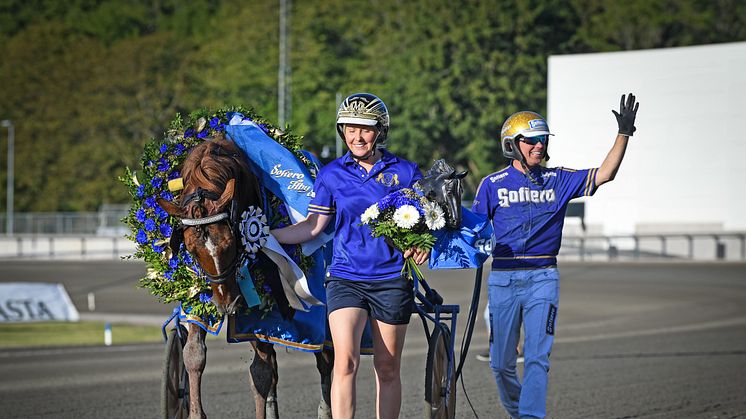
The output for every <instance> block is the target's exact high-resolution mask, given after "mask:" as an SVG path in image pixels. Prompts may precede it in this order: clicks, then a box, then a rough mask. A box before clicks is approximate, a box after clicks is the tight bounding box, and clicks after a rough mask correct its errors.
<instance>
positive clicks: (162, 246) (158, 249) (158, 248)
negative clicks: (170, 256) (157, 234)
mask: <svg viewBox="0 0 746 419" xmlns="http://www.w3.org/2000/svg"><path fill="white" fill-rule="evenodd" d="M152 245H153V251H154V252H155V253H161V252H163V249H165V248H166V245H165V244H155V240H153V243H152Z"/></svg>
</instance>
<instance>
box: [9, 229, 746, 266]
mask: <svg viewBox="0 0 746 419" xmlns="http://www.w3.org/2000/svg"><path fill="white" fill-rule="evenodd" d="M134 251H135V244H134V243H132V242H131V241H130V240H128V239H126V238H124V237H123V236H108V237H107V236H99V235H35V234H22V235H15V236H12V237H7V236H0V260H3V259H5V260H8V259H119V258H121V257H123V256H127V255H131V254H132V253H134ZM559 259H560V260H580V261H607V260H617V261H634V260H671V261H687V260H690V261H746V233H723V232H718V233H709V234H703V233H697V234H680V233H677V234H638V235H629V236H600V235H584V236H581V235H566V236H565V237H564V238H563V242H562V250H561V251H560V254H559Z"/></svg>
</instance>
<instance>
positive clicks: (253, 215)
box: [239, 206, 269, 259]
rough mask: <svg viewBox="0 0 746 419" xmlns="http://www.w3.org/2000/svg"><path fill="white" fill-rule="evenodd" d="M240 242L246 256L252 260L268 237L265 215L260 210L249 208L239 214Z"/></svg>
mask: <svg viewBox="0 0 746 419" xmlns="http://www.w3.org/2000/svg"><path fill="white" fill-rule="evenodd" d="M239 230H240V231H241V242H242V243H243V247H244V249H245V250H246V253H247V255H248V256H249V257H250V258H251V259H253V258H254V254H255V253H256V252H258V251H259V249H261V248H262V246H264V244H265V243H266V242H267V236H269V225H268V224H267V215H266V214H264V213H263V212H262V209H261V208H257V207H253V206H252V207H249V208H248V209H247V210H246V211H244V212H243V214H241V225H240V228H239Z"/></svg>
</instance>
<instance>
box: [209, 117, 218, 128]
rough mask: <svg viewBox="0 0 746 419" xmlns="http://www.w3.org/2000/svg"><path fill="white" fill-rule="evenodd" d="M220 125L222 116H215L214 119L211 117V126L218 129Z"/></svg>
mask: <svg viewBox="0 0 746 419" xmlns="http://www.w3.org/2000/svg"><path fill="white" fill-rule="evenodd" d="M218 125H220V118H218V117H217V116H214V117H213V118H212V119H210V128H212V129H217V127H218Z"/></svg>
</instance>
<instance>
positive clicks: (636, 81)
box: [547, 42, 746, 234]
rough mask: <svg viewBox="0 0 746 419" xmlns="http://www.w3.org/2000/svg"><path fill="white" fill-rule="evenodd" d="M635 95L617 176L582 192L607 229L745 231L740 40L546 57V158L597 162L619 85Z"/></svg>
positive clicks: (594, 221) (594, 223)
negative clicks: (636, 106) (589, 193)
mask: <svg viewBox="0 0 746 419" xmlns="http://www.w3.org/2000/svg"><path fill="white" fill-rule="evenodd" d="M628 92H634V94H635V95H636V96H637V97H638V99H639V101H640V110H639V112H638V115H637V123H636V126H637V132H636V133H635V135H634V137H632V139H631V141H630V144H629V147H628V149H627V155H626V157H625V160H624V162H623V163H622V167H621V169H620V171H619V173H618V175H617V178H616V180H614V181H613V182H611V183H608V184H606V185H604V186H602V187H601V188H600V189H599V190H598V191H597V192H596V195H595V196H593V197H591V198H586V199H585V202H586V211H585V215H586V223H587V224H588V225H589V226H590V227H591V228H593V229H594V230H596V231H598V230H600V231H601V232H603V233H604V234H631V233H637V232H639V233H643V232H658V231H661V232H671V231H680V232H691V231H722V230H724V231H744V230H746V216H743V215H741V214H743V213H744V212H745V211H744V208H746V186H745V184H746V164H744V163H743V159H744V156H745V155H746V131H745V130H744V127H743V125H744V124H745V123H746V42H740V43H729V44H717V45H706V46H696V47H682V48H667V49H656V50H641V51H628V52H615V53H597V54H578V55H563V56H552V57H550V58H549V76H548V112H547V113H548V115H547V118H548V122H549V126H550V129H551V131H552V132H553V133H554V134H555V136H554V137H552V139H551V142H550V147H549V152H550V156H551V160H550V162H549V165H550V166H565V167H571V168H577V169H581V168H588V167H598V166H599V165H600V164H601V162H602V161H603V159H604V157H605V156H606V153H607V152H608V150H609V148H610V147H611V145H612V143H613V141H614V137H615V135H616V132H617V124H616V120H615V118H614V115H613V114H612V113H611V110H612V109H618V107H619V99H620V96H621V95H622V94H623V93H628Z"/></svg>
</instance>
